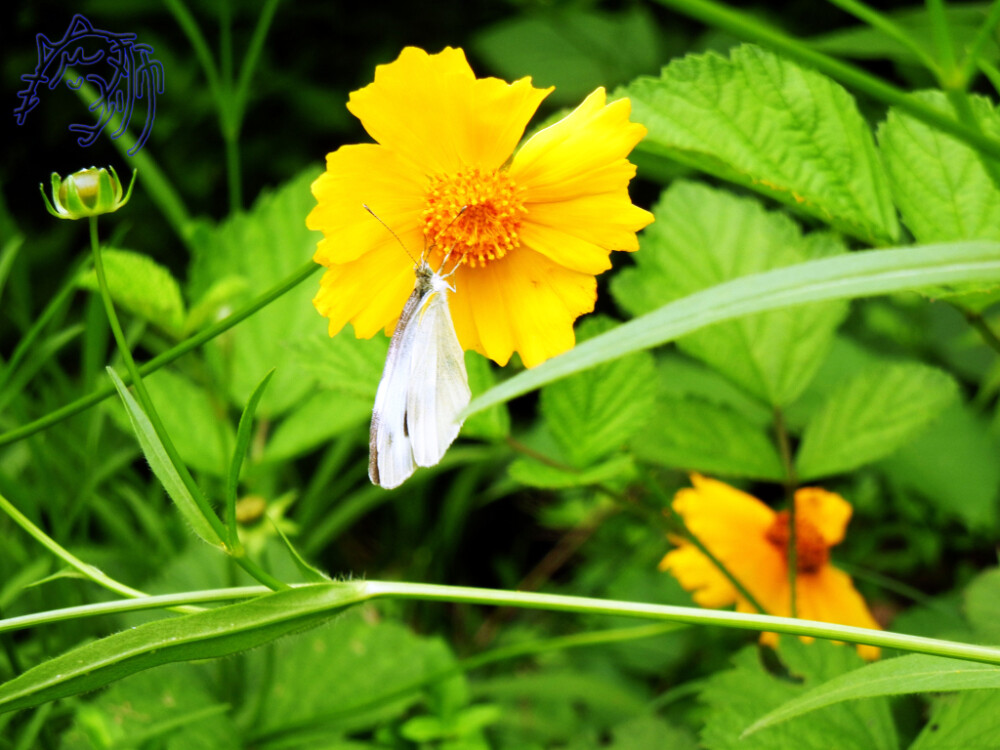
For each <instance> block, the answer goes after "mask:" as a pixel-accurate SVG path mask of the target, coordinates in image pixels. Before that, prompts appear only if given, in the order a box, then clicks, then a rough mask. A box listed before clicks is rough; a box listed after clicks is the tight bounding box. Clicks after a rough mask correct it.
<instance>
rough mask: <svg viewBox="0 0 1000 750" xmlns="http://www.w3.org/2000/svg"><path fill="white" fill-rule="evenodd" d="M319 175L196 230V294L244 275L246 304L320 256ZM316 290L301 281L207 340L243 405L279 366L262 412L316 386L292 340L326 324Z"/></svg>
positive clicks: (202, 296) (270, 412) (269, 413)
mask: <svg viewBox="0 0 1000 750" xmlns="http://www.w3.org/2000/svg"><path fill="white" fill-rule="evenodd" d="M315 177H316V172H315V170H308V171H306V172H304V173H303V174H301V175H299V176H297V177H295V178H294V179H292V180H290V181H289V182H287V183H286V184H284V185H282V186H281V187H280V188H278V189H277V190H275V191H274V192H272V193H267V194H264V195H262V196H261V197H260V198H259V199H258V200H257V202H256V203H255V204H254V206H253V208H252V209H251V210H250V211H249V212H248V213H239V214H235V215H233V216H231V217H230V218H229V219H227V220H226V221H225V222H223V223H221V224H219V225H218V226H217V227H213V228H206V227H201V228H200V229H199V231H198V232H196V233H195V235H194V237H193V242H194V246H195V252H194V257H193V260H192V264H191V268H190V273H189V277H190V280H191V281H190V294H189V296H190V297H191V298H192V299H197V300H201V301H203V302H204V301H205V300H206V299H207V298H209V297H210V296H211V295H210V294H209V293H210V291H212V288H213V287H214V286H215V285H216V284H217V283H219V282H222V281H223V280H229V282H228V283H232V279H233V278H234V277H238V278H241V279H243V280H244V282H245V284H246V286H245V289H244V292H243V294H242V296H241V297H240V298H239V299H238V300H235V301H234V306H242V305H243V304H244V303H245V302H246V301H248V300H249V299H251V298H253V297H255V296H257V295H259V294H262V293H263V292H265V291H267V290H268V289H270V288H271V287H273V286H274V283H275V280H276V279H282V278H286V277H288V276H290V275H291V274H292V273H294V272H295V270H296V269H298V268H300V267H301V266H302V264H303V263H304V262H305V261H307V260H308V259H309V258H310V257H311V256H312V253H313V252H314V251H315V249H316V241H317V239H318V237H319V234H318V233H317V232H312V231H310V230H309V229H307V228H306V225H305V217H306V214H308V213H309V210H310V209H311V208H312V207H313V206H314V205H315V203H316V201H315V199H314V198H313V197H312V193H311V192H310V190H309V185H310V184H311V183H312V181H313V179H314V178H315ZM213 293H217V291H216V292H213ZM315 293H316V287H315V286H313V285H311V284H300V285H299V286H298V287H296V288H295V289H293V290H291V291H290V292H288V293H287V294H285V295H284V296H282V297H281V298H280V299H278V300H275V301H274V302H272V303H271V304H270V305H268V306H267V307H266V308H264V309H262V310H260V311H259V312H257V313H256V314H254V315H253V316H252V317H250V318H248V319H247V320H245V321H243V322H242V323H240V325H238V326H237V327H235V328H233V329H232V330H230V331H228V332H227V333H226V334H225V335H224V336H220V337H219V338H217V339H214V340H213V341H211V342H210V343H209V344H206V346H205V352H206V355H207V356H208V358H209V361H210V362H211V363H212V365H213V367H214V368H215V369H216V371H217V372H218V375H219V379H220V381H221V382H224V383H227V384H228V385H229V395H230V398H231V399H232V402H233V403H234V404H237V405H239V406H241V407H242V405H243V404H245V403H246V402H247V399H248V398H249V397H250V394H251V393H252V392H253V389H254V388H255V387H256V386H257V384H258V383H259V382H260V379H261V378H262V377H264V373H266V372H267V371H268V370H271V369H274V370H276V372H275V374H274V382H273V383H272V384H271V387H270V388H269V389H268V392H267V395H266V396H265V397H264V399H263V401H262V402H261V405H260V411H261V415H262V416H266V417H268V418H271V417H274V416H276V415H278V414H280V413H282V412H284V411H287V410H288V409H289V408H290V407H291V406H292V405H293V404H295V403H296V402H298V401H300V400H301V399H302V398H304V397H305V396H306V395H307V394H309V393H310V392H311V390H312V388H313V383H312V381H311V378H309V377H304V375H303V373H302V371H301V370H300V369H298V368H297V367H295V365H294V359H295V358H294V355H293V353H292V351H291V349H290V346H289V345H290V344H292V343H293V342H295V341H296V340H297V339H299V338H302V337H305V336H313V335H315V334H316V333H318V332H322V331H324V330H325V328H326V325H325V323H324V321H323V318H321V317H320V316H319V314H318V313H317V312H316V310H315V308H314V307H313V306H312V303H311V300H312V298H313V296H315Z"/></svg>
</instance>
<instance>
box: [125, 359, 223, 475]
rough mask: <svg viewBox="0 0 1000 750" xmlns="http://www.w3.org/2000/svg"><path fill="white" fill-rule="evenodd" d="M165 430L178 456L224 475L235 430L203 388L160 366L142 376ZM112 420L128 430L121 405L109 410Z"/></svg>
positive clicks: (202, 469) (210, 471) (127, 420)
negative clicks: (173, 442) (150, 373)
mask: <svg viewBox="0 0 1000 750" xmlns="http://www.w3.org/2000/svg"><path fill="white" fill-rule="evenodd" d="M142 380H143V383H145V384H146V390H147V391H149V397H150V398H151V399H153V404H154V405H155V406H156V410H157V413H158V414H159V415H160V419H161V420H162V421H163V427H164V429H166V431H167V434H168V435H171V436H172V437H174V438H175V444H176V447H177V452H178V453H179V454H180V457H181V460H183V461H184V463H185V464H187V465H188V466H190V467H193V468H195V469H197V470H198V471H203V472H205V473H207V474H211V475H212V476H217V477H221V476H225V471H226V464H227V461H228V452H229V451H230V450H231V449H232V445H233V441H234V440H235V439H236V433H235V431H234V430H233V426H232V425H231V424H230V423H229V421H228V420H227V419H222V418H220V415H219V413H218V411H217V408H216V406H215V405H213V403H212V399H211V398H210V397H209V395H208V393H207V392H206V391H205V389H203V388H200V387H198V386H197V385H196V384H195V383H193V382H192V381H191V380H189V379H188V378H186V377H184V376H183V375H179V374H178V373H176V372H173V371H172V370H167V369H162V370H158V371H156V372H154V373H153V374H152V375H149V376H147V377H145V378H143V379H142ZM112 415H113V417H114V419H115V422H116V423H117V424H118V425H119V426H121V428H122V429H123V430H125V431H131V421H130V419H129V417H128V414H127V411H126V410H125V409H121V410H119V409H118V408H117V407H115V408H114V410H113V411H112Z"/></svg>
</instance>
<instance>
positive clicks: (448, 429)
mask: <svg viewBox="0 0 1000 750" xmlns="http://www.w3.org/2000/svg"><path fill="white" fill-rule="evenodd" d="M376 218H377V217H376ZM444 262H447V256H445V261H444ZM444 262H442V268H443V267H444ZM415 273H416V282H415V284H414V286H413V293H412V294H410V297H409V299H407V300H406V304H405V305H404V306H403V311H402V313H400V315H399V322H398V323H396V330H395V331H394V332H393V334H392V340H391V341H390V343H389V353H388V355H386V358H385V368H384V369H383V370H382V380H381V381H380V382H379V384H378V392H377V393H376V394H375V407H374V409H373V410H372V424H371V430H370V432H369V440H368V478H369V479H371V481H372V483H373V484H377V485H379V486H381V487H385V488H386V489H392V488H393V487H398V486H399V485H400V484H402V483H403V482H404V481H406V479H407V478H408V477H409V476H410V475H411V474H413V472H414V470H415V469H416V468H417V467H418V466H433V465H434V464H436V463H437V462H438V461H440V460H441V457H442V456H444V454H445V451H447V450H448V446H450V445H451V444H452V442H453V441H454V440H455V438H456V437H457V436H458V431H459V429H460V428H461V426H462V421H463V420H461V419H459V416H458V415H459V414H460V413H461V412H462V410H463V409H464V408H465V407H466V406H467V405H468V403H469V399H470V397H471V395H472V394H471V391H470V390H469V377H468V375H467V374H466V372H465V356H464V353H463V351H462V347H461V345H460V344H459V343H458V336H457V335H456V334H455V325H454V323H452V320H451V311H450V310H449V309H448V292H454V291H455V288H454V287H453V286H451V284H449V283H448V277H449V276H451V275H452V274H454V270H453V271H452V272H451V273H450V274H448V275H447V276H442V275H441V274H440V273H438V272H437V271H435V270H434V269H432V268H431V267H430V265H429V264H428V263H427V260H426V258H425V257H422V258H421V259H420V261H419V262H418V263H417V266H416V268H415Z"/></svg>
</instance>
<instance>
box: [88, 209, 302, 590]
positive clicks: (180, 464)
mask: <svg viewBox="0 0 1000 750" xmlns="http://www.w3.org/2000/svg"><path fill="white" fill-rule="evenodd" d="M90 249H91V251H92V252H93V256H94V271H95V272H96V273H97V286H98V289H99V290H100V293H101V299H102V300H103V301H104V311H105V312H106V313H107V315H108V323H110V325H111V334H112V336H114V339H115V343H116V344H117V345H118V351H119V352H120V354H121V356H122V359H123V360H125V368H126V369H127V370H128V373H129V375H130V376H131V378H132V386H133V387H134V388H135V391H136V395H137V396H138V397H139V402H140V403H141V404H142V408H143V410H144V411H145V412H146V416H147V417H148V418H149V421H150V423H151V424H152V425H153V430H155V431H156V435H157V437H159V438H160V442H161V443H162V444H163V449H164V451H165V452H166V454H167V458H169V459H170V463H172V464H173V466H174V468H175V469H176V470H177V473H178V475H179V476H180V478H181V481H182V482H184V486H185V487H187V490H188V492H189V493H191V497H192V498H193V499H194V501H195V504H196V505H197V506H198V510H199V511H201V514H202V516H203V517H204V518H205V520H206V521H208V523H209V525H210V526H211V527H212V529H213V530H214V531H215V533H216V535H217V536H218V537H219V539H226V538H227V534H226V527H225V525H224V524H223V523H222V521H221V520H219V516H218V515H216V513H215V511H214V510H213V509H212V506H211V504H210V503H209V502H208V498H207V497H205V494H204V493H203V492H202V491H201V487H199V486H198V483H197V482H195V481H194V477H192V476H191V472H190V471H188V468H187V465H186V464H185V463H184V461H183V459H181V456H180V453H178V452H177V448H176V446H174V441H173V440H172V439H171V437H170V435H169V433H167V430H166V428H165V427H164V426H163V422H162V420H161V419H160V414H159V412H158V411H157V410H156V406H155V405H154V404H153V399H152V398H150V396H149V392H148V391H147V390H146V385H145V383H143V381H142V375H141V374H140V373H139V368H138V367H137V366H136V364H135V360H134V359H133V358H132V352H131V350H130V349H129V347H128V342H127V341H126V340H125V334H124V333H122V328H121V324H120V323H119V321H118V314H117V313H116V312H115V305H114V303H113V302H112V301H111V292H110V291H109V290H108V281H107V278H106V277H105V275H104V261H103V260H102V258H101V247H100V243H99V242H98V239H97V217H96V216H91V217H90ZM227 551H228V552H229V554H230V555H231V556H232V558H233V559H234V560H235V561H236V562H237V563H238V564H239V565H240V567H241V568H243V569H244V570H245V571H246V572H247V573H249V574H250V575H251V576H253V577H254V578H256V579H257V580H258V581H260V582H261V583H263V584H264V585H265V586H268V587H270V588H272V589H274V590H276V591H277V590H279V589H283V588H288V585H287V584H286V583H283V582H282V581H279V580H278V579H277V578H275V577H274V576H272V575H271V574H270V573H268V572H267V571H266V570H264V569H263V568H261V567H260V566H259V565H257V564H256V563H255V562H254V561H253V560H251V559H250V558H249V557H247V556H246V553H245V552H244V550H242V549H229V548H227Z"/></svg>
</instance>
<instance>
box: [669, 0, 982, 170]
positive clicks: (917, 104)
mask: <svg viewBox="0 0 1000 750" xmlns="http://www.w3.org/2000/svg"><path fill="white" fill-rule="evenodd" d="M657 2H659V3H660V4H661V5H665V6H667V7H669V8H673V9H674V10H676V11H677V12H679V13H682V14H683V15H686V16H689V17H691V18H696V19H698V20H699V21H702V22H703V23H706V24H708V25H710V26H714V27H716V28H720V29H724V30H725V31H729V32H730V33H732V34H735V35H736V36H739V37H745V38H749V39H753V40H756V41H757V42H759V43H761V44H764V45H766V46H768V47H771V48H772V49H774V50H776V51H778V52H781V53H782V54H784V55H786V56H787V57H790V58H791V59H793V60H797V61H798V62H800V63H803V64H805V65H808V66H810V67H812V68H815V69H816V70H818V71H820V72H821V73H825V74H826V75H828V76H830V77H831V78H834V79H836V80H838V81H840V82H841V83H843V84H844V85H845V86H849V87H851V88H853V89H855V90H856V91H860V92H862V93H864V94H867V95H868V96H870V97H871V98H872V99H875V100H876V101H880V102H882V103H883V104H886V105H890V106H895V107H897V108H899V109H900V110H902V111H904V112H906V113H908V114H910V115H912V116H913V117H915V118H917V119H918V120H920V121H922V122H924V123H927V124H928V125H931V126H933V127H935V128H937V129H939V130H942V131H944V132H946V133H949V134H951V135H953V136H955V137H956V138H958V139H959V140H961V141H963V142H965V143H967V144H969V145H970V146H972V147H974V148H976V149H978V150H980V151H982V152H983V153H986V154H989V155H990V156H992V157H994V158H998V159H1000V140H998V139H996V138H993V137H991V136H986V135H983V134H982V133H977V132H975V131H974V130H970V129H969V128H968V127H966V126H965V125H963V124H962V123H960V122H957V121H956V120H954V119H953V118H951V117H948V116H947V115H945V114H943V113H942V112H940V111H938V110H936V109H934V108H933V107H931V106H930V105H928V104H925V103H924V102H922V101H920V100H918V99H915V98H913V97H911V96H910V95H909V94H908V93H907V92H906V91H904V90H903V89H900V88H897V87H895V86H892V85H890V84H888V83H886V82H885V81H882V80H881V79H879V78H876V77H875V76H872V75H869V74H868V73H865V72H864V71H863V70H861V69H860V68H857V67H855V66H853V65H849V64H847V63H844V62H841V61H840V60H836V59H834V58H832V57H830V56H829V55H825V54H823V53H822V52H817V51H816V50H814V49H811V48H810V47H808V46H806V45H805V44H804V43H802V42H800V41H798V40H797V39H794V38H793V37H790V36H788V35H786V34H784V33H782V32H780V31H777V30H776V29H774V28H772V27H771V26H768V25H767V24H765V23H762V22H760V21H757V20H755V19H753V18H751V17H750V16H748V15H745V14H743V13H740V12H739V11H736V10H733V9H731V8H728V7H726V6H725V5H722V4H720V3H717V2H714V1H713V0H657Z"/></svg>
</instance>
